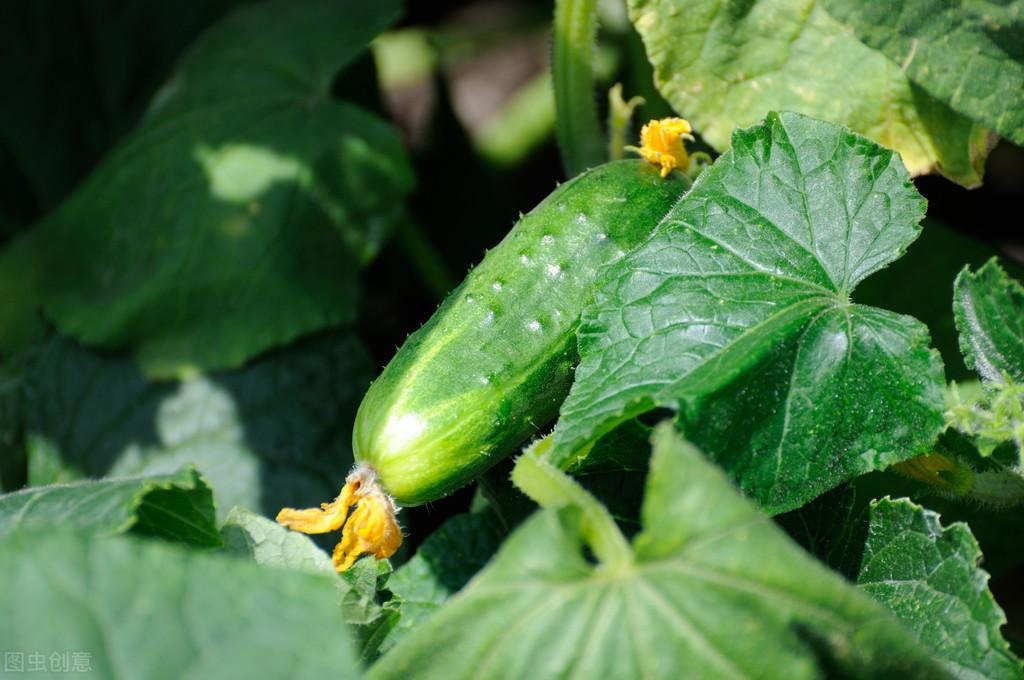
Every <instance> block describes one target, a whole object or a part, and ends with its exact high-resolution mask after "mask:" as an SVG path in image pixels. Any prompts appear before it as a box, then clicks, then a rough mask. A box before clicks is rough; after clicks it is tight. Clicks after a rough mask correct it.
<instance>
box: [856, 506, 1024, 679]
mask: <svg viewBox="0 0 1024 680" xmlns="http://www.w3.org/2000/svg"><path fill="white" fill-rule="evenodd" d="M870 512H871V525H870V529H869V531H868V540H867V543H866V545H865V547H864V558H863V561H862V562H861V567H860V575H859V577H858V579H857V583H858V584H859V586H860V588H862V589H863V590H865V591H866V592H868V593H870V594H871V595H872V597H874V598H875V599H876V600H878V601H879V602H882V603H883V604H885V605H886V606H887V607H889V608H890V609H891V610H892V611H893V612H894V613H895V614H896V615H897V616H899V617H900V619H901V620H903V622H904V623H905V624H906V625H907V626H909V627H910V629H911V630H913V631H914V633H915V635H916V636H917V638H918V640H920V641H921V643H922V644H924V645H926V646H927V647H928V648H930V649H931V650H932V651H933V652H934V653H935V654H936V656H937V657H938V658H940V659H942V660H943V661H944V662H945V664H946V665H947V667H948V668H949V669H950V671H951V672H952V673H953V674H954V675H956V676H957V677H960V678H978V679H979V680H980V679H981V678H989V679H991V680H996V679H999V678H1021V677H1024V669H1022V668H1021V663H1020V661H1019V660H1018V659H1017V658H1015V657H1014V656H1013V654H1012V652H1010V648H1009V645H1007V643H1006V640H1004V639H1003V636H1002V634H1001V633H1000V632H999V627H1000V626H1001V625H1003V624H1004V623H1006V617H1005V616H1004V615H1003V611H1002V610H1001V609H1000V608H999V605H998V604H996V601H995V600H994V599H993V597H992V593H991V592H990V591H989V589H988V574H986V573H985V572H984V571H982V570H981V569H980V568H979V567H978V563H979V562H980V561H981V550H979V548H978V543H977V541H975V540H974V536H972V535H971V530H970V529H969V528H968V527H967V525H966V524H961V523H957V524H952V525H950V526H948V527H943V526H942V525H941V524H940V522H939V516H938V515H937V514H935V513H934V512H931V511H929V510H925V509H924V508H922V507H920V506H919V505H916V504H914V503H912V502H911V501H909V500H907V499H901V500H895V501H894V500H891V499H888V498H885V499H882V500H878V501H875V502H873V503H872V504H871V511H870Z"/></svg>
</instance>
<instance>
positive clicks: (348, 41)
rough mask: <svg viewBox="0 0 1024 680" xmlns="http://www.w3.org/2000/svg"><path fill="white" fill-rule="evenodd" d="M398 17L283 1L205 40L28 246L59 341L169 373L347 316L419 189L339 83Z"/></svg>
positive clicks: (385, 131) (228, 361)
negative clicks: (335, 86)
mask: <svg viewBox="0 0 1024 680" xmlns="http://www.w3.org/2000/svg"><path fill="white" fill-rule="evenodd" d="M397 10H398V3H397V2H393V1H391V0H387V1H385V2H376V3H372V4H365V3H359V2H341V3H338V2H327V1H319V0H317V1H313V2H303V3H301V4H299V5H295V4H294V3H291V2H286V1H282V2H271V3H264V4H260V5H256V6H253V7H249V8H246V9H243V10H240V11H238V12H237V13H235V14H233V15H231V16H230V17H229V18H228V19H226V20H224V21H223V22H221V23H219V24H217V25H216V26H215V27H214V28H212V29H211V30H210V31H208V32H207V33H205V34H204V35H203V37H202V38H201V39H200V40H199V41H198V42H197V43H196V44H194V45H193V46H192V48H191V49H190V50H189V52H188V53H187V55H186V56H185V57H184V59H183V60H182V61H181V63H180V64H179V66H178V69H177V72H176V74H175V75H174V77H173V78H172V79H171V80H170V81H169V82H168V83H167V84H166V85H165V86H164V87H163V89H162V90H161V91H160V93H159V94H158V95H157V96H156V98H155V99H154V101H153V103H152V104H151V106H150V108H149V110H148V112H147V113H146V115H145V117H144V118H143V120H142V122H141V123H140V124H139V126H138V127H137V128H136V129H135V131H134V132H133V133H132V134H131V135H129V136H128V137H127V138H126V139H124V140H123V141H122V142H121V144H120V145H118V147H117V148H116V149H114V150H113V151H112V152H111V154H110V155H108V157H107V158H106V159H105V160H104V161H103V163H102V164H101V165H100V167H99V168H98V169H97V170H96V172H94V173H93V174H92V175H91V176H90V177H89V179H88V180H87V181H86V182H84V183H83V184H82V185H81V186H80V187H79V188H78V189H77V190H76V191H75V193H74V194H73V195H72V196H71V197H70V198H69V199H68V200H67V201H66V202H65V203H64V204H63V205H62V206H61V207H60V209H59V210H58V211H56V212H55V213H54V214H53V215H51V216H50V217H49V218H48V219H47V220H46V222H45V224H43V225H42V226H41V227H40V228H38V229H37V230H35V231H33V232H32V233H31V234H30V235H29V238H30V239H31V243H32V247H31V253H32V256H33V257H34V258H35V259H36V261H35V263H34V267H35V268H36V271H45V272H46V275H45V277H40V278H38V279H37V280H36V281H35V285H36V286H37V291H36V295H37V296H38V299H39V300H40V301H41V303H42V305H43V307H44V308H45V310H46V313H47V315H48V316H49V317H50V318H51V319H52V320H53V321H54V323H55V324H56V325H57V326H58V328H60V329H61V330H62V331H63V332H64V333H66V334H68V335H71V336H74V337H76V338H78V339H80V340H82V341H84V342H86V343H88V344H95V345H99V346H102V347H105V348H130V349H131V350H132V351H133V352H135V354H136V355H137V357H138V359H139V361H140V363H141V365H142V366H143V369H144V371H145V372H146V373H147V374H148V375H156V376H174V375H181V374H183V373H187V372H190V371H195V370H197V369H199V370H203V369H217V368H227V367H234V366H238V365H239V364H241V363H242V362H243V361H245V360H246V359H247V358H249V357H251V356H253V355H254V354H256V353H258V352H261V351H263V350H266V349H268V348H270V347H273V346H275V345H279V344H281V343H284V342H287V341H289V340H292V339H294V338H295V337H297V336H298V335H300V334H303V333H308V332H310V331H315V330H318V329H321V328H324V327H326V326H330V325H334V324H338V323H341V322H345V321H350V320H352V319H353V318H354V316H355V311H356V306H355V300H356V292H357V279H356V273H357V272H358V269H359V267H360V266H361V265H362V264H364V263H365V262H367V261H368V260H369V259H370V258H371V257H372V256H373V254H374V253H375V252H376V251H377V250H378V248H379V247H380V242H381V239H382V238H383V236H385V235H386V234H387V232H388V230H389V229H390V227H391V225H392V223H393V221H394V220H395V219H396V218H397V217H398V216H399V214H400V212H401V200H400V199H401V198H402V197H403V196H404V195H405V194H406V193H407V192H408V191H409V189H410V187H411V184H412V179H411V176H410V170H409V168H408V163H407V161H406V159H405V156H404V153H403V151H402V149H401V146H400V143H399V140H398V138H397V136H396V135H395V133H394V132H393V131H392V130H391V129H390V128H389V127H388V126H387V125H386V124H384V123H383V122H382V121H380V120H378V119H376V118H375V117H374V116H372V115H371V114H369V113H367V112H365V111H363V110H361V109H359V108H358V107H356V106H353V105H351V104H348V103H345V102H341V101H336V100H334V99H332V98H331V96H330V86H331V83H332V79H333V77H334V76H335V74H336V73H337V72H338V71H339V70H340V69H341V68H342V67H344V66H345V65H346V64H348V63H350V62H351V61H352V60H353V59H354V58H355V57H356V56H357V55H358V54H359V53H360V52H361V51H362V50H363V49H365V47H366V44H367V42H368V41H369V40H370V39H371V38H372V37H373V36H374V35H375V34H376V33H377V32H379V31H380V30H381V29H383V28H384V27H385V26H387V25H388V23H390V22H391V21H392V20H393V19H394V18H395V16H396V14H397ZM295 36H302V40H301V43H296V42H295ZM83 253H88V254H89V256H88V257H83V256H82V255H83ZM2 279H3V275H2V274H0V280H2ZM21 306H25V303H24V302H22V303H21ZM30 310H31V308H30V307H29V308H28V309H26V313H29V312H30ZM4 344H7V343H4Z"/></svg>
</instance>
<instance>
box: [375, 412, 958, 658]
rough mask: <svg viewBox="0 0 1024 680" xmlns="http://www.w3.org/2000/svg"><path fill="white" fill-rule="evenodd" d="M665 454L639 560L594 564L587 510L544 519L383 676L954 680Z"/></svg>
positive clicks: (761, 523) (703, 470) (398, 649)
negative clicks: (584, 532)
mask: <svg viewBox="0 0 1024 680" xmlns="http://www.w3.org/2000/svg"><path fill="white" fill-rule="evenodd" d="M653 456H654V458H653V462H652V466H651V467H652V471H651V476H650V478H649V481H648V484H647V493H646V498H645V501H644V513H643V515H644V530H643V531H642V532H641V534H640V535H639V536H638V537H637V538H636V539H635V541H634V542H633V544H632V547H631V554H632V560H631V562H630V563H629V564H628V565H626V566H625V567H624V568H622V569H621V570H613V569H609V568H604V567H603V565H600V564H599V565H594V564H592V563H590V562H588V561H587V560H586V558H585V556H584V553H583V546H582V545H581V534H580V522H581V516H580V512H579V510H578V509H577V508H572V507H567V508H564V509H562V510H561V511H558V510H544V511H541V512H539V513H537V514H536V515H534V516H533V517H532V518H531V519H530V520H528V521H527V522H526V523H525V524H524V525H523V526H521V527H520V528H519V529H518V530H516V532H515V533H514V534H512V536H510V537H509V539H508V540H507V541H506V542H505V543H504V545H503V546H502V548H501V550H500V551H499V552H498V554H497V556H496V557H495V559H494V560H493V561H492V562H491V564H490V565H488V567H487V568H486V569H485V570H484V571H483V572H481V573H480V574H479V575H478V576H477V577H476V578H475V579H474V580H473V581H472V582H471V583H470V585H469V586H468V587H467V588H466V590H465V591H463V592H462V593H460V594H459V595H458V596H457V597H456V598H454V599H453V600H452V601H451V602H450V603H449V604H448V605H446V606H445V607H444V609H442V610H441V611H440V612H438V613H437V614H435V615H434V616H433V617H432V618H430V619H429V620H428V621H427V623H426V624H424V625H423V626H421V627H418V628H417V630H415V631H414V632H413V633H411V634H410V635H408V636H407V637H406V638H405V639H404V640H402V641H401V642H400V643H399V644H398V645H396V646H395V647H394V648H393V649H392V650H391V651H390V652H388V653H387V654H386V655H385V656H384V657H382V658H381V660H380V661H378V662H377V663H376V664H375V665H374V666H373V668H372V670H371V677H377V678H391V677H408V674H409V673H411V672H415V673H416V675H417V677H428V678H430V677H438V678H442V677H443V678H462V677H508V678H514V677H558V676H561V675H563V674H567V673H569V672H572V673H575V674H576V675H578V676H579V677H648V678H662V677H664V678H669V677H678V673H679V669H681V668H685V669H687V672H689V673H693V674H694V675H695V676H700V677H708V678H718V677H735V676H737V675H756V674H758V673H760V672H763V671H764V669H771V673H772V675H773V676H775V677H787V678H800V677H820V675H821V674H822V673H823V671H824V670H825V669H830V670H832V671H834V672H842V673H846V674H849V675H853V676H858V675H862V676H871V675H875V676H877V675H885V674H898V675H900V677H922V678H925V677H930V678H934V677H942V675H943V673H942V671H941V670H939V669H938V668H937V667H935V666H934V665H933V664H932V663H931V662H930V661H929V659H928V658H927V656H925V655H924V654H923V652H921V651H920V650H919V649H918V648H917V646H916V645H915V644H914V643H913V642H912V641H911V639H910V638H909V636H908V635H907V634H906V633H905V632H904V631H903V630H902V629H901V628H900V627H899V626H898V625H897V624H896V622H895V621H893V620H892V619H890V618H889V617H888V616H886V615H885V614H884V613H883V612H882V610H881V609H880V608H879V607H878V605H875V604H873V603H871V602H870V601H869V600H868V599H867V598H865V597H863V596H861V595H859V594H858V593H856V592H855V590H854V589H853V588H852V587H851V586H849V585H848V584H845V583H844V582H843V581H842V580H841V579H840V578H839V577H837V576H835V575H832V574H829V573H828V572H827V570H825V569H824V568H822V567H821V566H820V565H819V564H817V563H816V562H815V561H814V560H813V559H811V558H809V557H808V556H806V555H805V554H804V553H803V552H802V551H801V550H800V549H799V548H798V547H797V546H795V545H794V544H793V543H791V542H790V541H789V539H787V538H786V537H785V536H784V535H783V534H782V533H781V532H780V531H779V530H778V529H776V528H774V527H773V526H772V525H771V523H770V521H769V520H768V519H767V518H765V517H764V515H762V514H761V513H760V512H759V511H758V510H757V509H756V508H755V507H754V506H753V505H752V504H750V503H749V502H747V501H745V500H743V499H741V498H740V497H739V495H738V494H737V493H736V492H735V491H734V490H733V489H732V485H731V484H730V483H729V481H728V480H727V479H726V478H725V476H724V475H722V474H721V472H719V471H718V470H716V469H715V468H714V467H713V466H712V465H710V464H709V463H708V462H706V461H705V460H704V458H703V456H702V455H701V454H700V453H699V452H698V451H696V450H695V449H694V448H693V447H691V446H688V445H686V444H684V443H683V442H681V441H680V440H679V439H678V437H677V436H676V435H675V434H674V433H673V432H672V431H671V428H669V427H662V428H660V429H659V430H658V432H657V434H656V435H655V446H654V454H653ZM709 507H714V508H715V511H714V512H707V511H706V509H707V508H709ZM751 555H758V558H757V559H756V560H751V559H749V557H750V556H751ZM738 631H742V634H738Z"/></svg>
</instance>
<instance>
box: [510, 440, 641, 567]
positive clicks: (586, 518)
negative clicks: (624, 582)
mask: <svg viewBox="0 0 1024 680" xmlns="http://www.w3.org/2000/svg"><path fill="white" fill-rule="evenodd" d="M549 448H551V437H550V436H549V437H547V438H545V439H542V440H540V441H539V442H536V443H535V444H534V445H532V446H530V447H529V448H528V449H526V451H525V452H524V453H523V455H522V456H521V457H520V458H519V460H518V461H516V466H515V468H514V469H513V470H512V483H513V484H515V485H516V486H517V487H519V488H520V489H521V490H522V492H523V493H525V494H526V495H527V496H529V497H530V498H532V499H533V500H534V501H536V502H537V504H538V505H540V506H541V507H545V508H561V507H565V506H567V505H573V506H576V507H577V508H579V509H580V510H581V511H582V513H583V527H582V529H583V539H584V541H586V543H587V545H589V546H590V548H591V549H592V550H593V551H594V555H595V556H596V557H597V559H598V561H599V562H600V563H601V564H602V565H603V566H604V567H605V568H607V569H611V570H617V569H620V568H622V567H625V566H627V565H629V564H630V563H631V562H632V560H633V550H632V548H630V546H629V542H628V541H627V540H626V537H625V536H623V535H622V531H620V530H619V527H618V525H617V524H615V520H614V519H612V516H611V514H610V513H609V512H608V509H607V508H605V507H604V506H603V505H601V503H599V502H598V501H597V499H595V498H594V497H593V496H591V495H590V494H589V493H588V492H587V490H586V489H584V488H583V487H582V486H580V485H579V483H578V482H577V481H576V480H574V479H573V478H572V477H570V476H569V475H567V474H566V473H564V472H562V471H561V470H559V469H558V468H556V467H555V466H554V465H552V464H551V463H550V462H548V460H547V458H546V457H545V455H544V454H545V452H546V451H547V450H548V449H549Z"/></svg>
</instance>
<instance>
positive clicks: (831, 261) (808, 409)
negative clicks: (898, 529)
mask: <svg viewBox="0 0 1024 680" xmlns="http://www.w3.org/2000/svg"><path fill="white" fill-rule="evenodd" d="M923 208H924V206H923V205H922V201H921V198H920V196H919V195H918V194H917V192H916V191H914V189H913V187H912V186H911V185H910V184H909V183H908V181H907V177H906V172H905V171H904V169H903V168H902V165H901V164H900V162H899V159H898V158H897V157H896V156H895V155H894V154H893V153H892V152H889V151H885V150H883V149H881V148H879V147H878V146H876V145H874V144H873V143H871V142H870V141H868V140H866V139H864V138H862V137H859V136H856V135H853V134H851V133H850V132H848V131H845V130H844V129H842V128H839V127H837V126H834V125H830V124H826V123H821V122H817V121H812V120H809V119H807V118H804V117H802V116H799V115H796V114H772V115H771V116H769V117H768V119H767V121H766V122H765V123H764V124H763V125H760V126H757V127H754V128H751V129H749V130H745V131H742V132H738V133H737V134H736V135H735V137H734V139H733V148H732V150H731V151H729V152H728V153H727V154H725V155H724V156H723V157H722V158H721V159H719V160H718V161H717V162H716V163H715V165H714V166H712V167H711V168H710V169H708V170H706V171H705V172H704V174H703V175H701V177H700V179H699V180H698V181H697V183H696V184H695V185H694V187H693V189H692V190H691V191H690V192H689V193H688V194H687V195H686V196H685V197H684V198H683V200H682V201H680V202H679V203H678V204H677V205H676V206H675V207H674V208H673V209H672V210H671V211H670V212H669V213H668V214H667V215H666V217H665V218H664V219H663V220H662V222H661V224H660V225H659V226H658V229H657V230H656V232H655V234H654V235H653V236H652V237H651V238H650V239H649V240H648V241H647V242H646V243H644V244H643V245H642V246H640V247H639V248H637V249H636V250H634V251H633V252H631V253H630V254H628V255H627V256H626V257H625V258H623V259H622V260H620V261H619V262H617V263H615V264H614V265H612V266H610V267H608V268H606V269H605V270H604V271H603V272H602V277H601V280H600V281H599V282H598V290H597V293H596V301H595V303H594V305H593V306H591V307H590V308H589V309H588V310H587V311H586V312H585V313H584V319H583V322H582V325H581V330H580V355H581V362H580V366H579V368H578V369H577V371H576V381H575V383H574V384H573V389H572V392H571V393H570V396H569V398H568V399H567V400H566V402H565V404H564V405H563V407H562V412H561V417H560V419H559V424H558V427H557V429H556V434H555V442H556V448H557V449H558V453H557V454H556V458H557V460H559V462H561V463H563V464H569V463H572V462H573V461H574V460H575V459H576V458H577V457H578V452H579V451H580V450H581V449H582V448H583V447H584V446H585V445H586V444H587V443H588V442H590V441H592V440H594V439H596V438H598V437H600V436H601V435H603V434H604V433H606V432H608V431H610V430H611V429H612V428H613V427H615V426H616V425H617V424H619V423H621V422H624V421H627V420H628V419H630V418H633V417H635V416H637V415H640V414H643V413H645V412H647V411H650V410H651V409H654V408H657V407H668V408H672V409H675V410H678V411H679V412H680V417H681V419H682V420H683V421H684V422H686V424H687V432H688V433H689V434H690V436H691V437H693V438H694V440H695V441H697V442H698V443H700V445H701V446H703V447H704V448H705V449H707V450H708V451H709V452H710V453H712V454H713V455H714V456H715V457H716V459H717V460H718V461H720V462H721V463H722V464H723V465H724V466H725V467H726V468H727V469H728V470H729V471H730V472H731V473H732V474H733V475H734V476H735V477H736V478H737V480H738V482H739V484H740V486H741V488H743V489H744V490H745V491H746V492H747V493H749V494H750V495H752V496H753V497H754V498H756V499H757V500H758V501H759V502H760V503H761V504H762V505H763V506H764V507H765V508H766V509H767V510H768V511H782V510H787V509H791V508H795V507H798V506H799V505H801V504H803V503H805V502H807V501H809V500H811V499H812V498H814V497H815V496H816V495H818V494H820V493H822V492H823V491H826V490H827V489H829V488H831V487H833V486H835V485H836V484H838V483H840V482H842V481H844V480H846V479H850V478H852V477H854V476H856V475H858V474H862V473H864V472H868V471H870V470H875V469H881V468H884V467H886V466H888V465H890V464H892V463H895V462H898V461H899V460H903V459H904V458H907V457H910V456H912V455H914V454H917V453H923V452H925V451H926V450H927V449H928V448H929V447H930V446H931V445H932V443H933V442H934V440H935V437H936V436H937V435H938V433H939V430H940V429H941V427H942V363H941V359H940V358H939V357H938V354H937V353H936V352H935V351H934V350H932V349H931V348H930V347H929V344H928V333H927V329H926V328H925V327H924V326H923V325H922V324H921V323H920V322H918V321H916V320H914V319H912V318H909V317H905V316H899V315H896V314H893V313H891V312H887V311H884V310H881V309H876V308H873V307H864V306H861V305H854V304H851V303H850V302H849V296H850V294H851V293H852V291H853V289H854V287H855V286H856V285H857V284H858V283H859V282H860V281H861V280H862V279H864V278H866V277H867V276H869V275H870V274H871V273H872V272H874V271H876V270H878V269H880V268H882V267H884V266H885V265H886V264H888V263H889V262H891V261H892V260H894V259H896V258H898V257H899V256H900V255H901V254H902V252H903V250H904V249H905V248H906V247H907V245H908V244H909V243H910V242H911V241H912V240H913V239H914V238H915V237H916V235H917V232H918V229H919V227H918V226H917V222H918V221H919V220H920V219H921V216H922V213H923ZM577 464H578V463H577Z"/></svg>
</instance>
